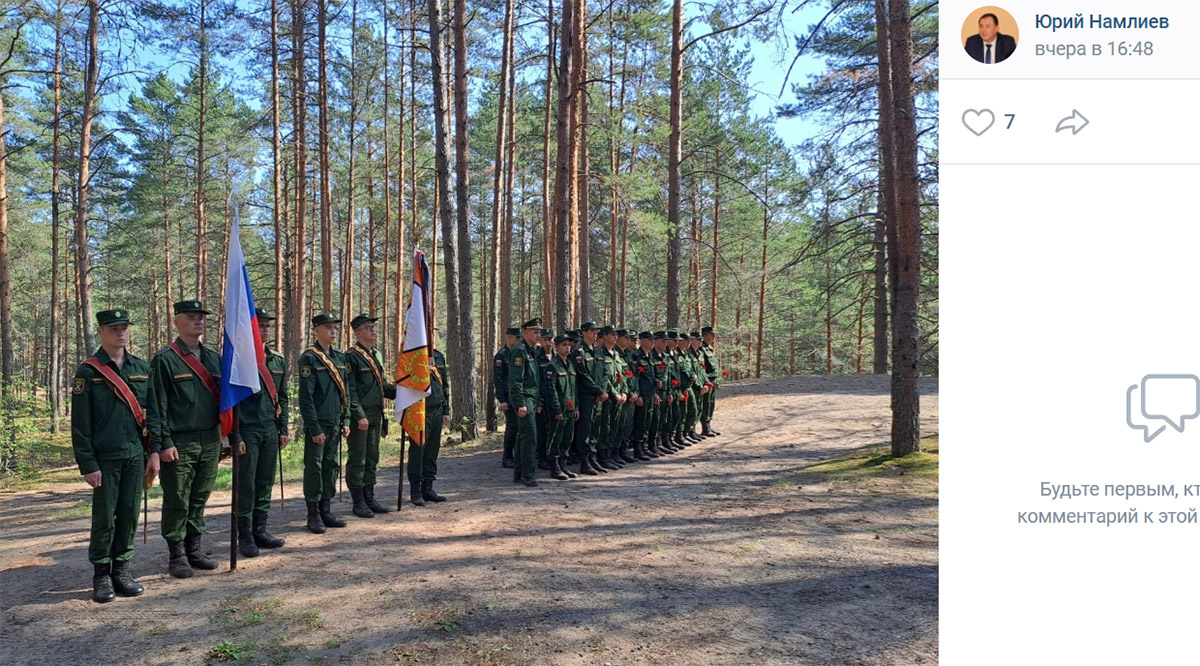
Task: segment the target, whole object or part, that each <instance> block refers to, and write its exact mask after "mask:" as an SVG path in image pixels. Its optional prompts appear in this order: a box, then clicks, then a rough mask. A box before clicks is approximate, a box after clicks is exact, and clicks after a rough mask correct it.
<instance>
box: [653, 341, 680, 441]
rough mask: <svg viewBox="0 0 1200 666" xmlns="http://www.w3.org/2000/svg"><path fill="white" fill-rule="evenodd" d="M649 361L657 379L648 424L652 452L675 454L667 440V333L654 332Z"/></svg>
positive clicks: (668, 400)
mask: <svg viewBox="0 0 1200 666" xmlns="http://www.w3.org/2000/svg"><path fill="white" fill-rule="evenodd" d="M650 360H651V361H652V362H653V363H654V371H655V373H656V377H657V379H658V381H657V383H656V386H657V389H656V390H655V392H654V398H655V409H654V419H653V420H652V421H651V422H650V442H651V444H652V450H653V451H654V452H656V453H658V454H659V455H667V454H668V453H675V451H676V449H675V447H674V446H672V445H671V442H669V441H668V440H667V437H666V433H667V421H668V420H669V416H670V413H671V377H670V374H669V373H668V372H667V369H668V366H667V332H666V331H655V332H654V347H653V349H651V350H650Z"/></svg>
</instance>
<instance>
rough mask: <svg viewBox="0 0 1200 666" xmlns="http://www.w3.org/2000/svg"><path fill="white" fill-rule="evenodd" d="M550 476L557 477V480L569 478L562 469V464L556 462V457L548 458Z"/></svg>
mask: <svg viewBox="0 0 1200 666" xmlns="http://www.w3.org/2000/svg"><path fill="white" fill-rule="evenodd" d="M550 478H552V479H558V480H559V481H566V480H567V479H569V478H571V477H569V476H567V473H566V472H564V471H563V470H562V465H559V464H558V458H551V459H550Z"/></svg>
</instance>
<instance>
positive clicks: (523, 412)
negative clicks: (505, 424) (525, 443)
mask: <svg viewBox="0 0 1200 666" xmlns="http://www.w3.org/2000/svg"><path fill="white" fill-rule="evenodd" d="M528 413H529V410H528V409H526V408H525V405H521V408H520V409H518V410H517V416H518V417H519V418H525V415H526V414H528Z"/></svg>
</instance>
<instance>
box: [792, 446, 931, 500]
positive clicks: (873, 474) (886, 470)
mask: <svg viewBox="0 0 1200 666" xmlns="http://www.w3.org/2000/svg"><path fill="white" fill-rule="evenodd" d="M800 473H801V474H802V475H818V478H817V479H816V480H817V481H821V480H824V481H826V482H834V483H836V482H847V481H859V480H866V479H877V478H888V477H900V476H907V477H909V479H910V480H912V481H913V482H914V483H918V482H922V483H923V482H932V483H933V484H935V485H936V483H937V480H938V436H937V435H931V436H929V437H924V438H922V439H921V451H919V452H917V453H910V454H908V455H905V456H900V457H898V458H896V457H892V453H891V449H890V447H889V446H888V445H886V444H885V445H881V446H873V447H870V448H868V449H865V450H862V451H856V452H854V453H851V454H848V455H845V456H840V457H837V458H832V459H830V460H824V461H821V462H819V463H816V464H813V465H809V466H807V467H805V468H803V469H802V470H801V472H800ZM822 477H823V478H822ZM791 483H792V482H791V481H790V480H786V479H785V480H782V481H779V482H776V483H775V485H774V486H772V488H773V489H777V490H783V489H787V488H789V487H791ZM810 483H811V480H810Z"/></svg>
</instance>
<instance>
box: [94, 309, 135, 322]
mask: <svg viewBox="0 0 1200 666" xmlns="http://www.w3.org/2000/svg"><path fill="white" fill-rule="evenodd" d="M96 323H97V324H100V325H101V326H119V325H121V324H128V323H129V310H122V309H121V308H117V309H116V310H101V311H100V312H97V313H96Z"/></svg>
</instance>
